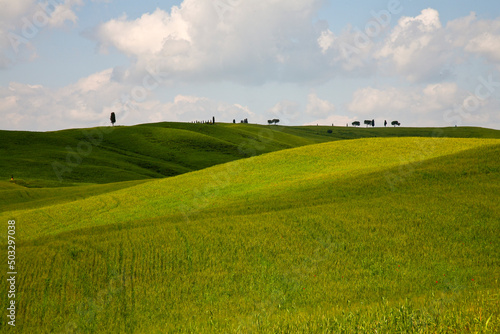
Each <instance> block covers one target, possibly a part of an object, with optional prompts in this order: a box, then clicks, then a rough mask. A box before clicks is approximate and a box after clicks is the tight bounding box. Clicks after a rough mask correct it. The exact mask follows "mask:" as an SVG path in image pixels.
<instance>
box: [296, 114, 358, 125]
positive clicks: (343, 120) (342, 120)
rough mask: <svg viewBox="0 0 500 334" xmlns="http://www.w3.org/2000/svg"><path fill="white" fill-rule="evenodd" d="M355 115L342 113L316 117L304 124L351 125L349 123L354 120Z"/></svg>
mask: <svg viewBox="0 0 500 334" xmlns="http://www.w3.org/2000/svg"><path fill="white" fill-rule="evenodd" d="M355 120H356V118H355V117H349V116H342V115H330V116H328V117H326V118H321V119H317V120H315V121H312V122H308V123H306V124H304V125H333V126H351V123H352V122H353V121H355Z"/></svg>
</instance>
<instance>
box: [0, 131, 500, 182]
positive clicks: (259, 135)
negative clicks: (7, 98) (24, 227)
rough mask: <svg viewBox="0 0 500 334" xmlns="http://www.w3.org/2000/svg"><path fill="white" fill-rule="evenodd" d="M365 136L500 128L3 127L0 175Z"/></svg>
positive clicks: (193, 161)
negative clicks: (39, 129)
mask: <svg viewBox="0 0 500 334" xmlns="http://www.w3.org/2000/svg"><path fill="white" fill-rule="evenodd" d="M328 130H331V132H332V133H328V132H327V131H328ZM365 137H464V138H466V137H475V138H500V131H498V130H490V129H482V128H465V127H463V128H462V127H460V128H442V129H436V128H368V129H365V128H352V127H349V128H347V127H324V126H320V127H317V126H304V127H283V126H263V125H255V124H224V123H219V124H216V125H208V124H192V123H155V124H144V125H138V126H131V127H113V128H111V127H102V128H93V129H74V130H64V131H56V132H44V133H40V132H23V131H0V157H1V159H0V176H1V177H2V179H3V180H5V181H8V180H9V179H10V176H11V175H14V177H15V180H16V182H17V184H18V185H22V186H25V187H30V188H37V187H61V186H71V185H81V184H103V183H110V182H120V181H131V180H145V179H151V178H163V177H167V176H175V175H179V174H183V173H187V172H191V171H195V170H200V169H203V168H207V167H210V166H214V165H217V164H221V163H226V162H229V161H234V160H237V159H241V158H246V157H249V156H255V155H260V154H263V153H269V152H274V151H278V150H282V149H288V148H293V147H299V146H304V145H309V144H315V143H321V142H327V141H335V140H342V139H356V138H365Z"/></svg>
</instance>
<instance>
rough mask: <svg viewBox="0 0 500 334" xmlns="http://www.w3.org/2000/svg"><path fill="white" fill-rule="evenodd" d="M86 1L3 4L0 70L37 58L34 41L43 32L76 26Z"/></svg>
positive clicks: (0, 3)
mask: <svg viewBox="0 0 500 334" xmlns="http://www.w3.org/2000/svg"><path fill="white" fill-rule="evenodd" d="M82 5H83V0H59V1H58V0H50V1H46V2H38V1H36V0H17V1H8V0H0V7H1V8H2V10H1V12H0V69H1V68H6V67H8V66H10V65H12V64H13V63H15V62H16V61H19V60H20V59H28V60H30V59H34V58H36V50H35V49H34V47H33V43H32V42H33V39H34V38H36V36H37V35H38V33H39V32H40V31H41V30H42V29H44V28H47V27H49V28H58V27H61V26H63V25H64V24H66V23H67V22H72V23H76V22H77V15H76V13H75V12H74V10H75V8H78V7H79V6H82Z"/></svg>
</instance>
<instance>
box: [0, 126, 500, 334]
mask: <svg viewBox="0 0 500 334" xmlns="http://www.w3.org/2000/svg"><path fill="white" fill-rule="evenodd" d="M360 130H361V129H360ZM300 131H302V130H300ZM499 153H500V140H497V139H447V138H413V137H411V138H372V139H359V140H349V141H343V142H331V143H323V144H317V145H312V146H307V147H299V148H294V149H290V150H282V151H279V152H274V153H269V154H266V155H261V156H257V157H252V158H249V159H244V160H238V161H232V162H229V163H226V164H223V165H218V166H214V167H211V168H208V169H204V170H200V171H195V172H190V173H187V174H184V175H179V176H176V177H172V178H167V179H162V180H149V181H145V182H143V183H141V184H137V185H133V184H131V185H130V187H126V188H125V187H124V188H123V189H117V188H112V187H113V185H104V186H101V187H110V188H109V192H108V193H103V192H104V188H102V189H98V190H97V189H96V195H95V196H90V197H87V198H83V199H78V198H76V197H75V198H74V200H73V201H72V202H69V203H68V202H63V201H61V200H56V201H55V202H54V203H52V204H49V203H43V207H38V208H37V209H32V208H26V207H23V205H26V204H16V203H13V204H11V206H10V210H11V211H8V212H4V213H1V214H0V219H1V220H4V221H6V220H8V219H16V224H17V233H18V234H17V235H18V238H19V241H18V242H19V244H18V245H19V247H20V249H22V250H23V251H22V252H19V260H18V261H19V263H20V264H22V266H23V270H22V275H20V281H19V291H21V292H20V296H19V300H22V302H23V304H22V307H20V308H19V310H18V316H19V319H23V320H22V321H20V322H19V328H18V329H20V330H24V331H25V332H30V331H33V330H35V329H36V330H38V332H39V333H45V332H64V331H65V330H66V331H69V330H72V331H79V332H82V333H87V332H88V333H91V332H102V333H105V332H124V333H156V332H158V333H160V332H161V333H164V332H169V331H178V332H213V333H216V332H235V333H238V332H265V333H276V332H322V333H323V332H332V331H333V332H360V331H361V332H366V331H371V332H375V330H376V331H378V332H389V331H390V332H447V331H451V332H453V331H458V332H463V331H471V332H476V331H477V332H481V331H483V332H488V331H492V332H495V331H499V330H500V319H499V316H500V308H499V307H498V306H499V303H500V298H499V296H498V291H499V290H498V289H499V287H500V286H499V281H498V279H499V277H498V273H499V272H500V253H499V249H500V237H499V236H500V233H499V224H498V217H500V204H499V202H498V198H499V195H500V161H499V160H498V156H499ZM71 189H72V188H66V189H61V190H58V191H70V190H71ZM99 193H100V194H99ZM59 195H61V193H59ZM21 277H22V278H21ZM1 287H2V289H1V290H0V294H2V295H4V294H5V293H6V285H5V283H4V284H3V285H2V286H1ZM4 318H5V317H4ZM5 322H6V320H5V319H2V320H1V326H2V328H3V327H4V326H6V323H5Z"/></svg>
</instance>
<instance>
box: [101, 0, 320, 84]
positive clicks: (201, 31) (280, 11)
mask: <svg viewBox="0 0 500 334" xmlns="http://www.w3.org/2000/svg"><path fill="white" fill-rule="evenodd" d="M322 2H323V0H297V1H293V2H290V1H286V0H275V1H272V2H269V1H266V0H255V1H228V2H224V6H223V7H222V8H221V6H220V1H219V2H210V1H203V0H184V1H183V2H182V4H181V5H180V6H174V7H172V9H171V10H170V12H167V11H164V10H162V9H156V10H155V11H154V12H153V13H146V14H144V15H142V16H141V17H139V18H137V19H135V20H130V19H128V18H127V17H126V16H123V17H121V18H117V19H114V20H110V21H108V22H105V23H103V24H102V25H100V26H99V27H97V29H96V30H95V32H94V38H95V39H96V40H97V41H98V43H99V45H100V49H101V50H106V49H108V48H109V47H114V48H116V49H117V50H119V51H120V52H122V53H124V54H126V55H128V56H130V57H133V58H134V59H135V61H136V65H137V66H138V67H139V68H141V67H142V68H145V67H146V66H149V67H151V68H154V69H156V70H158V71H163V72H168V73H170V74H171V75H172V76H177V77H178V78H180V79H189V78H192V77H195V78H196V79H197V80H200V78H202V79H207V78H210V79H211V80H219V79H224V80H233V81H241V82H245V83H258V82H264V81H266V80H278V79H282V80H292V78H294V77H297V76H302V78H301V79H304V78H307V77H313V76H314V75H315V74H317V72H318V71H319V68H318V66H314V64H315V63H314V61H315V58H316V57H317V55H320V49H319V48H318V47H317V45H316V43H315V40H316V38H317V33H316V31H315V28H314V26H313V18H314V15H315V13H316V12H317V10H318V8H319V7H320V5H321V4H322Z"/></svg>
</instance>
